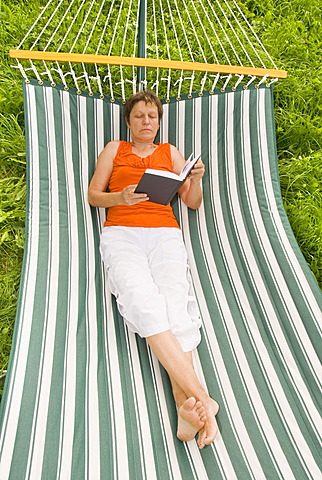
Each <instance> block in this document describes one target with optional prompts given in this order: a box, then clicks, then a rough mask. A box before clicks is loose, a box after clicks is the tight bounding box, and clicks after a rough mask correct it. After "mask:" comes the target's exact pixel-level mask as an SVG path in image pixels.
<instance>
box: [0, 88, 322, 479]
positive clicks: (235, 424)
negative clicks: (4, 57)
mask: <svg viewBox="0 0 322 480" xmlns="http://www.w3.org/2000/svg"><path fill="white" fill-rule="evenodd" d="M24 88H25V107H26V108H25V112H26V135H27V147H28V158H29V164H28V186H29V187H28V188H29V194H28V218H27V237H26V248H25V258H24V267H23V272H22V282H21V291H20V299H19V306H18V312H17V320H16V327H15V334H14V340H13V349H12V350H13V351H12V356H11V361H10V368H9V373H8V378H7V381H6V386H5V393H4V397H3V401H2V410H1V437H0V452H1V462H0V478H1V480H8V479H10V480H24V479H29V480H58V479H59V480H70V479H72V480H83V479H84V480H85V479H86V480H114V479H119V480H126V479H129V480H141V479H146V480H154V479H159V480H167V479H172V480H180V479H183V480H190V479H195V480H196V479H198V480H204V479H214V480H217V479H227V480H234V479H238V480H247V479H255V480H262V479H263V480H264V479H270V480H275V479H285V480H292V479H298V480H304V479H312V480H313V479H314V480H317V479H320V478H322V477H321V473H320V467H321V458H320V456H319V455H320V450H319V448H320V439H319V430H320V432H321V426H320V415H319V411H318V407H319V405H318V404H319V394H320V389H319V375H320V362H319V360H318V346H319V342H320V337H319V328H320V324H321V303H322V302H321V292H320V290H319V289H318V286H317V284H316V282H315V280H314V278H313V276H312V274H311V272H310V271H309V269H308V267H307V265H306V263H305V261H304V259H303V257H302V255H301V253H300V251H299V248H298V246H297V244H296V242H295V240H294V237H293V235H292V231H291V229H290V226H289V224H288V221H287V217H286V215H285V213H284V210H283V206H282V201H281V196H280V191H279V181H278V171H277V161H276V150H275V133H274V120H273V100H272V90H271V89H270V88H266V87H264V88H258V89H256V88H251V89H249V90H243V89H240V90H237V91H235V92H228V91H227V92H225V93H218V94H215V95H204V96H202V97H199V96H195V97H194V98H192V99H188V98H187V99H184V100H181V101H176V100H173V101H171V102H170V103H165V105H164V108H165V115H164V120H163V122H162V126H161V129H160V139H161V141H163V142H164V141H169V142H171V143H174V144H176V145H177V146H178V148H179V149H180V150H181V152H182V153H183V154H184V155H185V156H186V157H187V156H188V155H189V154H190V152H191V151H194V152H195V153H201V154H202V158H203V160H204V162H205V164H206V168H207V173H206V175H205V177H204V183H203V189H204V202H203V205H202V207H201V208H200V209H199V210H198V211H196V212H195V211H189V210H188V209H187V208H186V207H185V206H184V205H183V204H181V203H180V202H178V201H177V200H176V201H175V202H174V209H175V212H176V214H177V216H178V218H179V220H180V223H181V225H182V228H183V233H184V238H185V243H186V246H187V249H188V252H189V257H190V264H191V272H192V277H193V284H194V288H195V291H196V295H197V299H198V304H199V309H200V313H201V316H202V321H203V327H202V342H201V344H200V346H199V347H198V352H197V353H196V355H195V364H196V369H197V371H198V374H199V376H200V378H201V380H202V382H203V383H204V384H205V385H206V387H207V389H208V391H209V392H210V394H211V396H212V397H214V398H215V399H216V400H217V401H218V402H219V403H220V405H221V409H220V412H219V414H218V423H219V428H220V433H219V434H218V436H217V438H216V440H215V442H214V443H213V444H212V445H211V446H208V447H206V448H205V449H203V450H202V451H199V449H198V447H197V444H196V442H195V441H192V442H189V443H187V444H184V443H182V442H180V441H178V440H177V439H176V435H175V431H176V409H175V405H174V402H173V399H172V395H171V389H170V384H169V381H168V378H167V375H166V373H165V371H164V370H163V369H162V368H161V367H160V365H159V364H158V361H157V360H156V358H155V357H154V356H153V355H152V354H151V352H150V351H149V350H148V349H147V347H146V342H145V340H143V339H140V338H137V337H136V336H134V335H132V334H131V333H129V332H128V331H127V329H126V328H125V327H124V324H123V321H122V319H121V318H120V317H119V314H118V312H117V310H116V307H115V303H114V300H113V299H112V298H111V297H110V294H109V292H108V291H107V287H106V278H105V273H104V270H103V268H102V264H101V261H100V256H99V251H98V242H99V234H100V230H101V228H102V221H103V219H104V215H105V212H104V211H102V210H98V209H93V208H91V207H89V205H88V203H87V199H86V197H87V187H88V183H89V180H90V178H91V176H92V173H93V171H94V167H95V159H96V157H97V156H98V154H99V153H100V151H101V150H102V149H103V147H104V145H105V144H106V143H107V142H108V141H109V140H111V139H113V138H122V139H126V138H127V132H126V129H125V126H124V123H123V121H122V118H121V117H122V108H123V106H122V104H121V103H120V104H118V103H111V102H110V101H109V100H108V99H104V100H101V99H99V98H97V97H96V96H88V95H77V94H76V93H75V92H72V91H68V92H67V91H64V89H63V88H62V87H60V86H57V87H51V86H49V85H45V86H40V85H38V84H37V83H36V82H33V81H32V82H31V83H30V84H29V85H25V87H24ZM320 350H321V349H320Z"/></svg>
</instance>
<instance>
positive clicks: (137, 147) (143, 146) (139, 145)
mask: <svg viewBox="0 0 322 480" xmlns="http://www.w3.org/2000/svg"><path fill="white" fill-rule="evenodd" d="M131 145H132V151H133V153H135V152H136V153H142V154H149V153H151V152H153V151H154V150H155V149H156V147H157V145H155V144H154V143H153V141H151V142H140V141H137V140H134V141H132V142H131Z"/></svg>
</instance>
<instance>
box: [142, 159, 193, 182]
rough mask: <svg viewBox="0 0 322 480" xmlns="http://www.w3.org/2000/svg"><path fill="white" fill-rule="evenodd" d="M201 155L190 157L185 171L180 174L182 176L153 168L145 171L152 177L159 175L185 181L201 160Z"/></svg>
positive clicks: (184, 167)
mask: <svg viewBox="0 0 322 480" xmlns="http://www.w3.org/2000/svg"><path fill="white" fill-rule="evenodd" d="M200 156H201V155H198V156H197V157H194V158H193V153H192V154H191V155H190V157H189V158H188V160H187V161H186V163H185V164H184V166H183V169H182V170H181V172H180V175H177V174H176V173H173V172H167V171H164V170H154V169H153V168H147V169H146V170H145V173H149V174H150V175H158V176H159V177H167V178H173V179H174V180H180V181H181V180H183V179H184V178H185V177H186V176H188V174H189V172H190V170H192V168H193V166H194V164H195V163H197V161H198V160H199V158H200Z"/></svg>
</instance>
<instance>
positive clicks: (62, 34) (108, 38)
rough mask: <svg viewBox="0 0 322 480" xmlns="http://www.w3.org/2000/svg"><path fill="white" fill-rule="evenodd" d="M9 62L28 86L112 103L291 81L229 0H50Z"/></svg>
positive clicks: (243, 15) (13, 51)
mask: <svg viewBox="0 0 322 480" xmlns="http://www.w3.org/2000/svg"><path fill="white" fill-rule="evenodd" d="M142 9H143V10H144V9H145V15H144V18H145V20H144V25H142V26H141V29H142V28H143V30H144V31H142V30H140V31H139V29H140V12H141V15H142ZM147 12H148V15H147ZM78 25H79V26H78ZM142 37H144V48H143V54H142V52H139V54H138V50H139V49H140V46H139V45H140V42H141V43H142ZM58 39H60V40H59V41H58ZM43 45H44V46H43ZM42 46H43V47H42ZM39 47H41V50H37V48H39ZM57 53H58V54H60V56H59V57H57ZM10 54H11V56H12V58H16V60H17V64H16V65H15V67H17V68H19V70H20V71H21V72H22V71H23V77H24V79H25V80H26V79H27V78H28V77H29V72H30V71H31V72H33V75H34V76H35V77H36V79H37V80H38V82H40V83H41V82H43V81H44V80H49V81H50V83H52V84H55V83H56V81H60V82H63V84H64V86H65V88H66V89H67V88H68V87H75V88H76V90H77V91H78V92H79V93H80V92H81V91H87V92H88V93H89V95H93V94H94V93H96V92H97V93H98V94H99V95H100V96H101V97H103V96H104V95H109V96H110V97H111V99H112V101H114V100H115V98H116V97H120V98H122V100H123V101H124V100H125V99H126V97H127V96H128V95H130V94H132V93H135V91H136V90H137V89H141V88H152V89H156V91H157V93H158V95H162V96H164V97H166V98H167V99H168V100H169V98H170V95H174V96H176V97H177V99H178V100H179V99H180V98H181V97H182V94H187V95H188V96H192V94H193V92H198V93H199V95H202V94H203V93H204V91H205V90H208V91H210V93H213V92H214V91H215V89H216V88H219V89H221V90H226V88H228V87H232V88H233V89H237V88H238V87H239V86H241V85H243V86H244V88H248V87H249V85H250V84H251V83H252V82H254V81H255V79H258V82H260V83H259V84H262V83H266V84H267V85H268V86H269V85H270V84H271V82H272V81H276V79H278V78H285V76H286V72H285V71H283V70H278V69H277V66H276V64H275V63H274V61H273V60H272V58H271V57H270V55H269V54H268V52H267V50H266V48H265V47H264V45H263V43H262V42H261V40H260V39H259V37H258V35H257V34H256V32H255V30H254V28H253V27H252V26H251V24H250V22H249V20H248V19H247V17H246V15H245V14H244V13H243V12H242V10H241V9H240V7H239V6H238V5H237V3H236V2H235V1H229V2H228V1H227V0H216V1H215V2H210V1H209V0H198V1H194V2H193V1H192V0H182V2H181V3H180V5H179V4H178V1H177V0H159V1H158V2H157V1H156V0H151V2H146V1H144V2H143V0H141V1H139V0H120V1H119V2H116V1H115V0H113V1H112V2H107V1H106V0H101V1H96V0H93V1H92V2H90V3H89V4H88V2H85V0H82V2H80V3H79V4H78V5H77V2H76V3H75V0H72V1H71V2H68V4H66V5H65V3H64V2H63V0H59V1H58V0H56V2H55V1H54V0H49V2H48V3H47V4H46V6H45V7H44V9H43V10H42V11H41V12H40V14H39V16H38V18H37V19H36V20H35V22H34V23H33V25H32V27H31V28H30V29H29V30H28V32H27V34H26V35H25V36H24V38H23V40H22V41H21V42H20V44H19V45H18V47H17V49H16V50H12V51H11V52H10ZM62 54H64V56H62ZM75 54H76V55H75ZM79 55H80V57H79ZM92 55H95V56H96V58H90V57H91V56H92ZM137 57H139V58H141V59H142V62H138V60H137ZM143 60H145V61H146V62H143ZM165 60H166V61H168V62H173V63H166V64H164V63H162V62H164V61H165ZM155 62H157V63H155ZM158 62H160V63H158ZM57 77H58V79H57ZM236 77H237V79H236Z"/></svg>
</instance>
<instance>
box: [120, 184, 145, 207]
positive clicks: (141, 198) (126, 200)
mask: <svg viewBox="0 0 322 480" xmlns="http://www.w3.org/2000/svg"><path fill="white" fill-rule="evenodd" d="M136 187H137V185H128V186H127V187H125V188H123V190H122V192H121V198H122V205H136V204H137V203H140V202H145V201H146V200H149V197H148V196H147V194H146V193H134V191H135V189H136Z"/></svg>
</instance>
